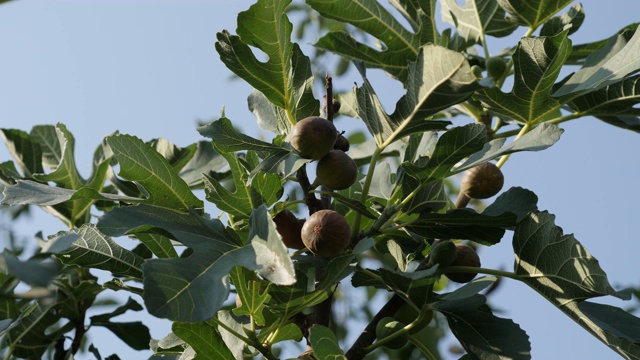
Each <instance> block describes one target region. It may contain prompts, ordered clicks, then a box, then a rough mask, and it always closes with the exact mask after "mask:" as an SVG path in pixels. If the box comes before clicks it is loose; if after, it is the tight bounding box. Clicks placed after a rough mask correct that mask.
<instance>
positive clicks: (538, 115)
mask: <svg viewBox="0 0 640 360" xmlns="http://www.w3.org/2000/svg"><path fill="white" fill-rule="evenodd" d="M523 4H524V3H523ZM569 54H571V40H569V39H568V38H567V31H566V30H565V31H563V32H561V33H560V34H558V35H556V36H553V37H540V38H523V39H522V40H520V42H519V43H518V47H517V48H516V50H515V52H514V54H513V63H514V69H515V74H514V85H513V90H512V91H511V92H510V93H504V92H502V91H501V90H500V89H498V88H497V87H494V88H489V89H484V90H483V91H480V92H478V94H477V97H478V100H480V101H482V102H483V103H484V104H485V106H487V107H488V108H489V109H491V110H493V111H495V112H497V113H499V114H502V115H505V116H508V117H510V118H511V119H514V120H516V121H519V122H522V123H530V124H532V123H536V122H539V121H542V120H544V119H546V118H547V117H548V116H549V114H553V113H554V112H556V111H557V110H558V109H559V108H560V107H561V105H562V104H561V103H560V102H559V101H558V100H556V99H554V98H552V97H551V96H550V95H551V90H552V87H553V85H554V82H555V81H556V79H557V77H558V74H559V73H560V70H561V69H562V66H563V64H564V62H565V61H566V59H567V58H568V56H569Z"/></svg>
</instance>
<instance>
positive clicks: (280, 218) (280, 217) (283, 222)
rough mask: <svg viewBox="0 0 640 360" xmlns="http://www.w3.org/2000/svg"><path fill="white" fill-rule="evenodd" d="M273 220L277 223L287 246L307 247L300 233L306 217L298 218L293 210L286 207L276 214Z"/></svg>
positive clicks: (277, 228) (291, 247)
mask: <svg viewBox="0 0 640 360" xmlns="http://www.w3.org/2000/svg"><path fill="white" fill-rule="evenodd" d="M273 222H275V223H276V230H277V231H278V234H280V237H281V238H282V242H283V243H284V245H285V246H286V247H288V248H290V249H303V248H304V247H305V245H304V243H303V242H302V236H301V235H300V231H302V226H303V225H304V222H305V220H304V219H298V218H297V217H296V216H295V215H294V214H293V213H292V212H291V211H289V210H287V209H284V210H282V211H280V212H279V213H278V214H276V216H274V218H273Z"/></svg>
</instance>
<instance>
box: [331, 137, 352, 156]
mask: <svg viewBox="0 0 640 360" xmlns="http://www.w3.org/2000/svg"><path fill="white" fill-rule="evenodd" d="M350 147H351V144H349V140H347V138H346V137H344V136H343V135H342V134H340V135H338V138H337V139H336V143H335V144H333V148H334V149H335V150H342V151H344V152H347V151H349V148H350Z"/></svg>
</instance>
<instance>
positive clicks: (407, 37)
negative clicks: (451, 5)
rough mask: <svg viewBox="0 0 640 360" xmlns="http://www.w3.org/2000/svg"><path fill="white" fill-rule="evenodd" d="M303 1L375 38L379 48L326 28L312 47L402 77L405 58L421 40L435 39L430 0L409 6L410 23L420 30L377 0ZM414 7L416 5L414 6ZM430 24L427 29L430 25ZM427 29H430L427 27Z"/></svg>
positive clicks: (412, 55)
mask: <svg viewBox="0 0 640 360" xmlns="http://www.w3.org/2000/svg"><path fill="white" fill-rule="evenodd" d="M307 4H308V5H310V6H311V7H312V8H313V9H315V10H316V11H318V12H319V13H320V15H322V16H323V17H326V18H329V19H334V20H338V21H340V22H344V23H349V24H351V25H353V26H355V27H357V28H359V29H361V30H363V31H365V32H367V33H369V34H370V35H372V36H373V37H375V38H376V39H378V40H379V41H380V42H381V43H382V44H381V45H380V46H379V47H380V48H379V49H374V48H371V47H370V46H368V45H365V44H363V43H359V42H357V41H356V40H355V39H354V38H353V37H351V35H350V34H347V33H346V32H342V31H340V32H330V33H328V34H327V35H325V36H323V37H322V38H321V39H320V40H318V42H317V43H316V44H315V46H316V47H319V48H321V49H325V50H328V51H331V52H334V53H337V54H339V55H341V56H343V57H345V58H347V59H352V60H357V61H361V62H363V63H364V64H365V65H366V66H367V67H370V68H379V69H383V70H384V71H386V72H387V73H389V74H390V75H391V76H393V77H395V78H397V79H399V80H400V81H403V82H404V80H405V79H406V76H407V61H413V60H414V59H416V58H417V57H418V53H419V48H420V46H421V45H422V44H426V43H435V42H436V36H437V32H435V31H434V30H435V24H434V23H435V19H433V17H432V16H433V14H432V9H431V6H430V5H433V4H432V3H430V2H426V1H425V2H423V4H420V6H421V7H422V8H421V9H420V10H416V9H413V11H412V12H411V13H408V12H406V11H404V14H407V15H413V19H412V23H413V24H414V25H418V26H419V27H420V30H418V31H417V32H411V31H409V30H407V29H406V28H405V27H404V26H403V25H402V24H401V22H400V21H399V20H397V19H396V18H395V17H393V15H391V13H390V12H389V11H388V10H387V9H386V8H385V7H384V6H383V5H382V4H380V3H379V2H378V1H370V0H307ZM416 7H417V6H416ZM430 27H431V29H430ZM429 30H431V31H429Z"/></svg>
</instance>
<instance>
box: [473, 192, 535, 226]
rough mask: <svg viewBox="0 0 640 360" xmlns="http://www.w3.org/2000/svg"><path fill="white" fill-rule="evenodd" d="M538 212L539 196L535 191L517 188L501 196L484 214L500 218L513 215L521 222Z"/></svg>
mask: <svg viewBox="0 0 640 360" xmlns="http://www.w3.org/2000/svg"><path fill="white" fill-rule="evenodd" d="M536 211H538V196H536V194H535V193H534V192H533V191H530V190H527V189H523V188H521V187H517V186H516V187H512V188H510V189H509V190H507V191H505V192H503V193H502V194H500V196H498V197H497V198H496V200H495V201H494V202H493V204H491V205H489V206H487V207H486V208H485V209H484V211H482V214H483V215H488V216H499V215H501V214H504V213H512V214H515V215H516V216H517V217H518V219H517V220H516V222H520V221H522V220H523V219H525V218H526V217H528V216H529V214H530V213H532V212H536Z"/></svg>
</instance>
